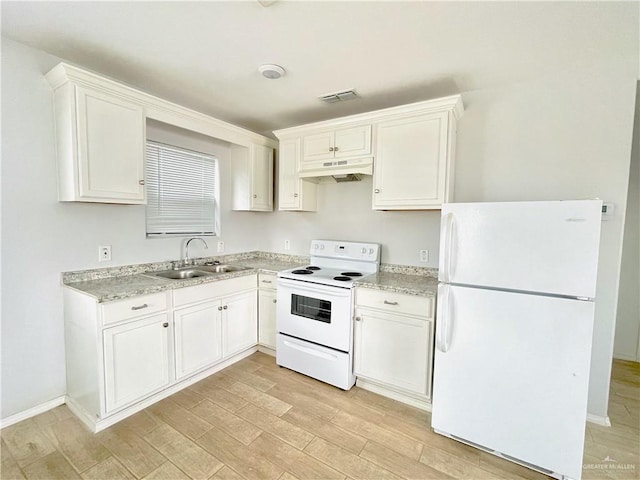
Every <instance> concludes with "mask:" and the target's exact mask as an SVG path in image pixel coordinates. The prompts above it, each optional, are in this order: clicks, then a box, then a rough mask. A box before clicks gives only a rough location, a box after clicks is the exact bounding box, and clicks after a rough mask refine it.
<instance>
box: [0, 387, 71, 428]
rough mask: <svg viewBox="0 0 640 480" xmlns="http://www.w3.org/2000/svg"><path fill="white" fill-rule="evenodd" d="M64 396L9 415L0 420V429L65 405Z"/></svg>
mask: <svg viewBox="0 0 640 480" xmlns="http://www.w3.org/2000/svg"><path fill="white" fill-rule="evenodd" d="M64 400H65V399H64V395H63V396H61V397H58V398H54V399H53V400H49V401H48V402H44V403H41V404H40V405H36V406H35V407H33V408H29V409H28V410H25V411H23V412H20V413H16V414H15V415H11V416H9V417H7V418H3V419H1V420H0V428H5V427H8V426H10V425H13V424H14V423H18V422H21V421H22V420H26V419H28V418H31V417H35V416H36V415H40V414H41V413H44V412H46V411H47V410H51V409H52V408H55V407H58V406H60V405H62V404H63V403H65V401H64Z"/></svg>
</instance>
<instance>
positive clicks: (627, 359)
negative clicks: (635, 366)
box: [613, 353, 640, 362]
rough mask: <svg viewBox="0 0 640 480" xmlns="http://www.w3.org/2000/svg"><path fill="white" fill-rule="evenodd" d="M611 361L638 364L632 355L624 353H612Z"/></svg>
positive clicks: (637, 360)
mask: <svg viewBox="0 0 640 480" xmlns="http://www.w3.org/2000/svg"><path fill="white" fill-rule="evenodd" d="M613 359H614V360H624V361H625V362H639V361H640V360H639V359H638V358H636V357H635V356H633V355H625V354H624V353H623V354H619V353H614V354H613Z"/></svg>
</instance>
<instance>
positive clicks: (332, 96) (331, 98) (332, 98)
mask: <svg viewBox="0 0 640 480" xmlns="http://www.w3.org/2000/svg"><path fill="white" fill-rule="evenodd" d="M318 98H320V100H322V101H323V102H324V103H338V102H346V101H347V100H353V99H354V98H358V94H357V93H356V91H355V90H354V89H351V90H345V91H343V92H336V93H329V94H327V95H322V96H321V97H318Z"/></svg>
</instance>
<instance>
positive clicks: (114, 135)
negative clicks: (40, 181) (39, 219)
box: [47, 65, 146, 204]
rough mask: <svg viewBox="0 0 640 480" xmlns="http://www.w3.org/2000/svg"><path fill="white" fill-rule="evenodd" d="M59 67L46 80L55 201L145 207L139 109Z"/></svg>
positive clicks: (142, 120) (142, 119) (142, 131)
mask: <svg viewBox="0 0 640 480" xmlns="http://www.w3.org/2000/svg"><path fill="white" fill-rule="evenodd" d="M65 67H66V66H65V65H59V66H58V67H56V68H55V69H53V70H52V71H51V72H50V73H49V74H48V75H47V79H48V80H49V82H50V84H51V86H52V87H53V89H54V106H55V121H56V135H57V139H56V146H57V158H58V177H59V178H58V199H59V200H60V201H71V202H73V201H75V202H102V203H128V204H140V203H145V202H146V197H145V188H144V144H145V117H144V110H143V107H142V105H140V104H139V103H137V102H135V101H132V100H131V99H130V98H128V97H127V96H125V95H118V94H117V93H114V92H113V91H105V90H104V89H102V88H100V86H98V85H96V86H95V87H94V86H92V85H90V84H87V83H83V82H78V81H75V79H71V78H69V77H67V71H66V69H65Z"/></svg>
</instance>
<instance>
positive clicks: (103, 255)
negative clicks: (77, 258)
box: [98, 245, 111, 262]
mask: <svg viewBox="0 0 640 480" xmlns="http://www.w3.org/2000/svg"><path fill="white" fill-rule="evenodd" d="M98 261H99V262H110V261H111V245H102V246H100V247H98Z"/></svg>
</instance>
